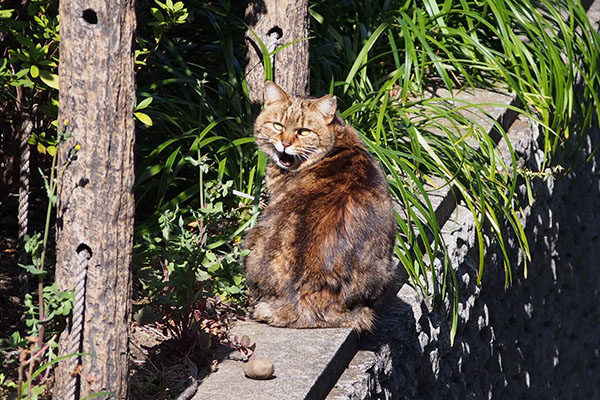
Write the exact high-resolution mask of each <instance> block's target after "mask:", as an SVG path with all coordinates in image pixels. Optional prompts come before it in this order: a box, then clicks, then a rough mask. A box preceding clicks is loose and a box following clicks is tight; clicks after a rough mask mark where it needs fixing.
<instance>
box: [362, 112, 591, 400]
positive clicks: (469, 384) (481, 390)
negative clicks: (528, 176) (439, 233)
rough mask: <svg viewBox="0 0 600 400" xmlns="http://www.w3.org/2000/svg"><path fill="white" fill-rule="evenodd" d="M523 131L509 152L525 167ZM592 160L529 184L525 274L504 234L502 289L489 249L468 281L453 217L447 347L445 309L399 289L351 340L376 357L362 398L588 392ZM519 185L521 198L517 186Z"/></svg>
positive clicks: (465, 245)
mask: <svg viewBox="0 0 600 400" xmlns="http://www.w3.org/2000/svg"><path fill="white" fill-rule="evenodd" d="M532 136H533V135H532V132H531V131H527V130H526V131H525V132H523V134H521V135H520V137H521V138H522V141H521V142H522V143H524V144H523V145H522V146H521V149H520V153H521V154H520V156H521V157H522V159H524V160H525V164H526V167H527V168H529V169H531V170H533V171H536V170H538V169H539V160H540V159H541V158H540V152H539V148H538V147H537V143H536V142H535V140H532V139H531V137H532ZM587 138H588V139H587V140H588V143H587V149H586V151H587V154H590V150H591V149H592V148H594V147H595V146H598V145H599V144H600V130H599V129H598V123H597V121H596V124H595V128H594V129H593V130H592V131H591V132H588V135H587ZM516 147H517V148H518V146H516ZM536 154H537V155H536ZM575 158H582V157H580V154H577V153H576V154H575ZM599 162H600V152H597V153H596V154H595V156H594V157H593V159H592V160H591V161H590V162H588V163H583V162H578V163H577V165H576V167H575V168H574V169H573V171H572V172H570V173H568V174H567V175H565V176H563V177H560V178H558V179H556V180H555V179H552V178H548V179H545V180H543V179H537V180H536V181H535V186H534V188H533V191H534V196H535V201H534V204H533V205H532V206H530V207H529V206H527V207H524V210H523V213H524V221H523V222H524V226H525V231H526V234H527V237H528V238H529V244H530V248H531V255H532V260H531V262H530V263H529V266H528V278H527V279H525V278H524V274H523V256H522V254H520V251H518V250H517V249H518V246H517V244H516V240H515V239H514V237H513V238H510V235H509V233H507V237H509V238H510V239H509V240H508V242H507V247H508V248H511V249H512V252H511V253H510V254H509V256H510V257H511V263H512V266H513V268H512V270H513V272H512V273H513V283H512V286H510V287H509V288H508V289H505V288H504V269H503V266H502V258H501V257H500V256H499V254H501V253H500V252H499V250H498V249H495V250H494V249H493V248H492V249H490V251H488V254H486V265H485V271H484V276H483V283H482V287H481V288H479V287H477V285H476V279H477V269H476V262H475V260H477V259H478V256H477V254H475V250H474V249H475V248H476V246H475V245H474V233H473V226H472V223H471V224H470V225H469V224H468V223H465V220H462V221H458V222H459V223H458V224H457V225H456V226H460V227H461V228H460V229H462V232H457V233H453V234H452V237H453V238H454V240H455V241H456V242H455V243H452V244H449V246H450V247H451V250H452V252H453V255H452V258H453V264H454V265H458V269H457V279H458V280H459V282H460V286H461V287H460V288H459V290H460V292H459V293H460V307H459V315H460V321H459V326H458V332H457V335H456V340H455V343H454V346H453V347H450V341H449V326H448V320H447V316H446V315H445V314H444V313H443V312H440V310H439V309H436V310H434V311H433V312H429V311H428V310H427V309H426V308H425V306H424V303H423V302H421V301H420V300H419V299H417V298H416V297H415V293H414V290H413V289H412V288H410V287H409V286H408V285H404V286H403V288H402V289H401V290H400V292H399V296H398V297H399V298H398V299H396V300H395V303H394V304H392V305H391V306H390V307H389V308H387V310H386V312H384V313H383V314H382V315H381V318H380V321H379V326H378V331H377V334H376V335H370V336H365V337H363V338H361V347H362V348H363V349H365V350H371V351H374V352H375V354H376V357H377V358H378V359H379V360H380V361H379V362H378V363H375V364H374V367H373V368H374V369H380V370H378V371H370V372H369V375H370V376H371V377H373V376H375V378H369V379H372V380H373V382H369V387H370V389H369V390H370V391H371V395H370V396H371V397H365V398H398V399H461V400H462V399H488V398H493V399H561V400H562V399H600V334H599V329H600V275H599V274H598V267H599V265H598V264H599V263H600V261H599V260H600V168H599ZM564 164H565V165H569V164H568V163H567V162H565V163H564ZM519 190H520V194H519V196H520V197H521V200H522V204H524V205H525V204H527V194H526V191H525V185H524V184H521V185H520V188H519ZM456 226H455V227H456ZM455 227H453V229H454V228H455Z"/></svg>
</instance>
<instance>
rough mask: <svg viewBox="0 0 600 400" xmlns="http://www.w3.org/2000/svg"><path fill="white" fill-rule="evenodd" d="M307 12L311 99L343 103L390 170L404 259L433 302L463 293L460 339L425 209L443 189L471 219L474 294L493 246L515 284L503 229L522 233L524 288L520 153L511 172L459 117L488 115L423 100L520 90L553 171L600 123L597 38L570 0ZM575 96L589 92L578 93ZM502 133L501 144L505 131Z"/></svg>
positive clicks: (319, 7)
mask: <svg viewBox="0 0 600 400" xmlns="http://www.w3.org/2000/svg"><path fill="white" fill-rule="evenodd" d="M310 11H311V16H312V18H313V24H311V25H312V27H313V29H314V31H315V32H314V36H315V38H316V39H315V40H314V41H313V44H312V45H313V49H314V55H313V57H314V60H315V62H313V64H312V68H313V69H312V70H311V72H312V76H313V87H315V89H316V92H317V93H319V92H330V93H334V94H336V95H337V96H338V99H339V100H340V101H339V103H340V104H341V109H342V110H343V112H342V116H343V117H345V118H346V119H348V120H349V122H350V123H351V124H353V125H354V126H355V127H356V128H357V129H358V130H359V131H361V132H362V136H363V139H364V140H365V141H366V142H367V144H368V146H369V148H370V150H371V151H372V152H373V153H374V154H375V155H376V157H377V158H378V159H379V161H380V162H381V164H382V166H383V167H384V169H385V170H386V171H387V173H388V176H389V178H390V179H389V182H390V188H391V190H392V193H393V194H394V196H395V197H396V199H397V201H398V202H399V203H400V204H401V205H402V206H403V209H404V213H403V214H402V215H398V216H397V221H398V225H399V236H398V248H397V252H396V254H397V255H398V257H399V258H400V260H401V262H402V264H403V265H404V267H405V268H406V270H407V271H408V273H409V276H410V277H411V278H412V281H413V282H414V284H415V285H416V286H418V287H420V288H421V289H422V292H423V293H424V294H425V295H426V296H429V295H431V299H430V301H431V302H432V303H439V302H440V301H441V300H443V299H444V298H446V296H447V294H448V293H449V292H450V293H454V296H451V297H452V302H451V305H452V308H453V327H452V338H453V335H454V332H455V330H456V321H457V319H456V312H457V300H456V298H457V296H456V293H455V292H454V291H455V288H456V286H455V277H454V275H453V269H452V268H450V267H449V266H448V259H447V252H446V248H445V244H444V242H443V238H442V235H441V232H440V227H439V225H438V222H437V220H436V217H435V213H434V210H433V207H432V204H431V201H430V200H429V194H430V193H431V192H432V191H435V190H436V189H437V187H439V186H440V185H439V184H435V182H437V181H438V179H439V178H441V180H442V182H443V183H442V186H447V187H450V188H452V190H454V191H455V193H456V197H457V198H458V199H459V200H461V201H463V202H464V203H465V205H466V206H467V207H468V208H469V210H470V211H471V212H472V214H473V217H474V220H475V223H476V233H477V238H478V249H479V275H478V282H480V280H481V279H482V277H483V266H484V255H485V247H486V238H485V236H486V235H489V236H491V237H492V238H493V239H494V241H495V242H496V243H498V244H499V245H500V249H501V251H502V252H503V253H504V268H505V276H506V285H509V284H510V282H511V281H512V267H511V263H510V261H511V260H510V259H509V257H508V255H507V252H506V243H505V237H504V232H503V228H504V227H508V229H511V230H512V231H513V232H514V233H515V235H514V236H515V237H516V239H517V241H518V244H519V246H520V247H521V249H522V250H523V253H524V255H525V264H524V265H523V266H522V267H523V273H524V274H525V276H527V264H526V261H527V258H528V256H529V248H528V243H527V238H526V236H525V233H524V231H523V228H522V226H521V224H520V222H519V215H520V212H521V210H520V205H519V203H518V202H517V201H516V195H515V185H516V183H517V179H519V178H520V175H518V174H517V172H518V171H517V168H516V165H515V159H516V156H515V154H514V153H513V152H512V149H510V148H509V151H510V153H511V154H510V156H511V158H512V161H511V162H510V163H508V164H505V163H504V162H503V161H502V158H501V157H500V156H499V154H498V151H497V150H496V148H495V141H494V139H493V138H492V137H491V136H490V135H489V134H488V133H487V132H485V130H484V129H482V127H481V126H479V125H478V124H477V123H475V122H473V121H470V120H469V118H467V117H465V116H464V115H463V114H464V111H465V110H468V109H469V108H470V109H477V108H481V107H482V106H483V105H480V104H476V103H471V104H469V103H464V104H463V105H462V106H459V107H456V106H450V104H451V102H450V101H453V102H455V99H453V98H449V99H444V98H430V96H428V95H427V94H426V92H427V89H428V88H433V89H435V88H436V87H443V88H446V89H447V90H449V92H450V96H451V97H453V94H454V93H456V92H457V91H460V90H465V89H468V88H473V87H485V88H491V89H497V90H502V91H507V90H508V91H513V92H514V93H515V95H516V96H517V97H518V99H519V100H520V102H521V104H522V105H523V107H522V108H520V109H515V110H516V111H518V112H521V113H523V114H525V115H527V116H529V117H531V118H533V119H536V120H538V121H539V123H540V125H541V126H542V127H543V128H544V133H545V136H544V137H545V139H544V149H545V153H546V156H547V159H546V161H545V162H546V163H548V164H549V163H551V160H552V161H553V162H555V163H557V162H560V161H561V159H560V157H556V156H555V155H556V154H557V153H556V152H557V150H558V149H559V148H560V147H563V146H566V142H567V140H569V138H570V132H573V131H581V130H584V129H585V128H586V127H587V126H589V123H590V121H591V118H592V116H593V115H594V114H596V115H597V114H598V111H599V108H598V107H599V106H600V105H599V102H598V98H597V93H598V89H599V88H600V81H599V76H598V73H597V65H598V55H599V54H600V41H599V36H598V34H597V33H596V31H595V29H594V28H593V27H592V26H591V25H590V23H589V20H588V18H587V16H586V14H585V10H584V9H583V8H582V7H581V5H580V4H579V3H578V2H577V1H572V0H566V1H559V2H549V1H541V2H530V1H519V2H516V1H510V0H508V1H494V0H486V1H469V0H465V1H460V2H456V1H450V0H447V1H441V0H440V1H433V0H431V1H430V0H428V1H424V2H411V1H409V2H399V1H390V2H384V3H381V4H374V3H372V2H365V1H360V0H359V1H355V2H347V3H346V4H345V6H344V7H340V6H339V5H337V4H333V3H331V2H324V1H322V2H316V3H314V4H313V5H312V6H311V9H310ZM578 84H579V86H581V87H582V90H581V91H580V93H576V92H575V90H573V89H574V87H575V86H577V85H578ZM496 132H497V133H499V134H500V135H501V136H505V133H504V132H503V130H502V128H501V127H500V126H496ZM559 132H560V134H559ZM583 137H585V135H580V136H579V138H578V140H582V138H583ZM466 139H468V140H466ZM472 143H475V144H474V145H473V144H472ZM509 147H510V142H509ZM572 149H574V151H576V149H577V145H576V144H575V145H573V146H572ZM559 154H560V152H559ZM558 167H559V166H558V165H556V166H555V167H554V170H558V169H559V168H558ZM543 168H544V166H543V167H542V169H543ZM526 178H527V179H529V177H526ZM440 254H441V256H439V255H440ZM436 259H439V260H440V261H441V263H440V267H439V268H436V267H435V263H434V262H433V260H436Z"/></svg>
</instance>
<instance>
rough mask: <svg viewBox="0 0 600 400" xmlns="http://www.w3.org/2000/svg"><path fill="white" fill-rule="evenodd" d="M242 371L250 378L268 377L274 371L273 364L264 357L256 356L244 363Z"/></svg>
mask: <svg viewBox="0 0 600 400" xmlns="http://www.w3.org/2000/svg"><path fill="white" fill-rule="evenodd" d="M244 373H245V374H246V376H247V377H248V378H250V379H269V378H270V377H272V376H273V374H274V373H275V366H274V365H273V363H272V362H271V360H268V359H266V358H257V359H255V360H250V361H248V362H247V363H245V364H244Z"/></svg>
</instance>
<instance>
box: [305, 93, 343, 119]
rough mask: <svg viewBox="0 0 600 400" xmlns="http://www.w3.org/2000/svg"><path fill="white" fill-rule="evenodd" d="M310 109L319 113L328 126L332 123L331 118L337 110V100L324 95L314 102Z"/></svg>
mask: <svg viewBox="0 0 600 400" xmlns="http://www.w3.org/2000/svg"><path fill="white" fill-rule="evenodd" d="M311 107H312V108H313V110H316V111H318V112H319V113H321V115H322V116H323V118H325V121H327V123H328V124H329V123H331V121H333V117H335V112H336V110H337V99H336V98H335V96H332V95H330V94H326V95H325V96H323V97H321V98H318V99H317V100H315V101H314V102H313V103H312V105H311Z"/></svg>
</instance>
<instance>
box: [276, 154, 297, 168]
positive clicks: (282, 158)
mask: <svg viewBox="0 0 600 400" xmlns="http://www.w3.org/2000/svg"><path fill="white" fill-rule="evenodd" d="M278 156H279V162H280V163H281V165H283V166H284V167H288V168H289V167H291V166H292V164H293V163H294V157H293V156H291V155H289V154H287V153H279V154H278Z"/></svg>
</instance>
